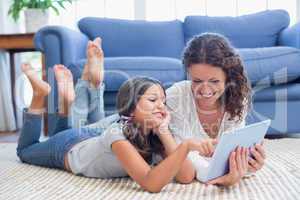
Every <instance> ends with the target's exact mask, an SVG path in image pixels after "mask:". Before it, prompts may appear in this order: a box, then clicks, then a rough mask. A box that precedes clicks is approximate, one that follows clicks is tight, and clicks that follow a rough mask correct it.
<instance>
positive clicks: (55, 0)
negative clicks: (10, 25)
mask: <svg viewBox="0 0 300 200" xmlns="http://www.w3.org/2000/svg"><path fill="white" fill-rule="evenodd" d="M72 1H74V0H14V1H13V3H12V5H11V6H10V8H9V10H8V15H11V16H12V18H13V19H14V20H15V21H17V20H18V19H19V17H20V13H21V11H22V10H25V9H27V8H33V9H41V10H43V11H46V10H47V9H53V10H54V11H55V13H56V14H57V15H58V14H59V10H58V9H59V8H63V9H65V6H64V3H66V2H68V3H72Z"/></svg>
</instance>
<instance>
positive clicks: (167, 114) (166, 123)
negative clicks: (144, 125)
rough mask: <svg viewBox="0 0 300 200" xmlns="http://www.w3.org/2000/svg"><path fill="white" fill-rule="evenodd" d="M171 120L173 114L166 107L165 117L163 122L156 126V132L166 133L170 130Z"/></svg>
mask: <svg viewBox="0 0 300 200" xmlns="http://www.w3.org/2000/svg"><path fill="white" fill-rule="evenodd" d="M170 121H171V115H170V112H169V111H168V110H167V109H166V111H165V113H164V119H163V120H162V122H161V123H160V124H159V125H158V127H156V128H155V129H154V130H153V131H154V133H155V134H158V135H159V134H164V133H166V131H168V130H169V124H170Z"/></svg>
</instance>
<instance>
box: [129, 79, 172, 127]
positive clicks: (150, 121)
mask: <svg viewBox="0 0 300 200" xmlns="http://www.w3.org/2000/svg"><path fill="white" fill-rule="evenodd" d="M165 103H166V97H165V93H164V90H163V89H162V88H161V86H160V85H157V84H155V85H153V86H151V87H149V88H148V89H147V90H146V92H145V93H144V94H143V95H142V96H141V97H140V99H139V101H138V103H137V105H136V108H135V110H134V112H133V113H132V114H131V115H132V117H133V120H134V122H136V123H138V124H140V125H141V126H142V128H143V129H144V130H146V131H145V132H148V131H149V130H151V129H153V128H155V127H157V126H159V125H160V124H161V123H162V121H163V120H164V118H165V116H166V105H165Z"/></svg>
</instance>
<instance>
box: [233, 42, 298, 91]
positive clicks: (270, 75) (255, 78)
mask: <svg viewBox="0 0 300 200" xmlns="http://www.w3.org/2000/svg"><path fill="white" fill-rule="evenodd" d="M238 52H239V53H240V55H241V57H242V58H243V61H244V64H245V68H246V71H247V74H248V77H249V79H250V80H251V83H252V85H255V84H259V85H270V84H275V85H280V84H283V83H288V82H291V81H293V80H295V79H297V78H299V77H300V50H299V49H296V48H292V47H267V48H253V49H238Z"/></svg>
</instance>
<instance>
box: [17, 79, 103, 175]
mask: <svg viewBox="0 0 300 200" xmlns="http://www.w3.org/2000/svg"><path fill="white" fill-rule="evenodd" d="M103 92H104V86H103V85H101V86H99V88H97V89H91V88H89V84H88V82H86V81H82V80H79V81H78V84H77V85H76V89H75V95H76V98H75V100H74V102H73V104H72V107H71V109H70V110H71V113H70V114H71V116H70V118H71V120H70V119H68V117H62V116H58V120H57V121H56V122H57V125H56V127H55V130H56V134H55V135H54V136H52V137H49V139H48V140H46V141H43V142H40V141H39V138H40V133H41V122H42V115H38V114H31V113H28V112H27V111H26V110H24V113H23V127H22V130H21V134H20V137H19V141H18V147H17V155H18V157H19V158H20V160H21V161H23V162H25V163H28V164H34V165H39V166H44V167H50V168H59V169H65V166H64V157H65V154H66V153H67V152H68V151H69V150H70V149H71V147H72V146H73V145H75V144H77V143H78V142H80V141H83V140H85V139H88V138H91V137H95V136H98V135H100V134H101V133H102V132H103V130H104V127H106V126H107V123H108V122H107V120H105V119H104V120H101V119H102V118H104V107H103V105H104V104H103ZM86 101H88V102H86ZM81 111H82V112H81ZM99 120H100V121H99ZM96 121H98V122H97V123H94V124H93V125H92V126H82V127H80V126H81V125H86V124H88V123H92V122H96Z"/></svg>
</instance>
